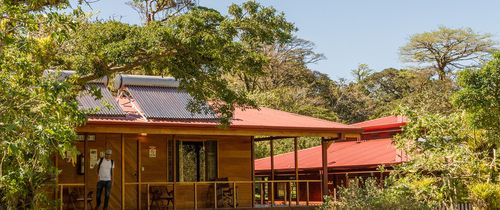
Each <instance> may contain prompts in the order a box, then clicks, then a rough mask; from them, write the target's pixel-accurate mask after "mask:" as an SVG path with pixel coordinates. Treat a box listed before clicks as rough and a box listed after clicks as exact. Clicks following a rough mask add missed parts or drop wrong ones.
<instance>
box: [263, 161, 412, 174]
mask: <svg viewBox="0 0 500 210" xmlns="http://www.w3.org/2000/svg"><path fill="white" fill-rule="evenodd" d="M401 163H403V162H390V163H377V164H367V165H349V166H329V167H328V170H333V169H335V170H353V169H374V168H378V167H379V166H381V165H384V166H394V165H397V164H401ZM322 169H323V168H322V167H311V168H299V171H317V170H322ZM291 171H295V168H286V169H274V172H291ZM268 172H271V170H270V169H265V170H255V173H268Z"/></svg>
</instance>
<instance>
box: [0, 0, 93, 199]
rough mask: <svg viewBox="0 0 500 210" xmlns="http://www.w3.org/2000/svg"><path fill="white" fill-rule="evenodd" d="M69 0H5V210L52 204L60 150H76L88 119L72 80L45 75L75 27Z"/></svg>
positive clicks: (1, 172)
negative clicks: (56, 49) (67, 10)
mask: <svg viewBox="0 0 500 210" xmlns="http://www.w3.org/2000/svg"><path fill="white" fill-rule="evenodd" d="M66 5H67V2H66V1H0V34H1V35H0V158H1V159H0V209H41V208H45V207H47V208H50V206H51V204H54V202H52V201H50V200H47V198H46V197H45V193H44V192H46V191H47V190H49V189H50V187H51V183H53V180H54V178H55V175H56V174H57V171H56V169H55V168H54V165H53V162H52V160H53V158H54V155H55V154H64V153H66V152H73V154H76V152H75V151H76V150H75V148H74V146H73V141H74V139H75V137H76V134H75V131H74V130H75V128H76V127H77V126H81V125H83V123H84V120H85V116H84V114H83V113H81V112H79V111H78V104H77V102H76V100H75V97H76V95H77V94H78V93H79V91H80V89H81V88H82V87H80V86H75V85H73V84H72V81H71V80H68V81H57V80H56V79H55V78H53V77H43V76H42V74H43V71H44V70H45V69H46V68H48V66H47V64H48V62H49V61H50V60H51V59H50V57H51V56H50V55H52V54H53V53H54V52H53V50H52V47H53V46H57V44H58V43H60V41H61V40H63V39H64V38H65V37H66V36H67V34H68V33H70V32H71V30H73V29H74V27H75V25H76V24H75V22H77V21H78V17H79V15H78V14H79V12H78V11H75V13H73V14H72V15H62V14H58V13H56V12H52V11H46V10H47V9H48V8H60V7H65V6H66Z"/></svg>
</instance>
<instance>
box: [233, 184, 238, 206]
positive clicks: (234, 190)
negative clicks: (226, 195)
mask: <svg viewBox="0 0 500 210" xmlns="http://www.w3.org/2000/svg"><path fill="white" fill-rule="evenodd" d="M236 193H238V192H237V191H236V182H233V208H236Z"/></svg>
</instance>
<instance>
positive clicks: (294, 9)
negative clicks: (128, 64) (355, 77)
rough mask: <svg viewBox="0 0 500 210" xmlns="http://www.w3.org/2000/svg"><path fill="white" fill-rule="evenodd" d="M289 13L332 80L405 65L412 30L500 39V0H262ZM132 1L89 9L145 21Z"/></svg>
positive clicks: (211, 0)
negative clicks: (362, 67)
mask: <svg viewBox="0 0 500 210" xmlns="http://www.w3.org/2000/svg"><path fill="white" fill-rule="evenodd" d="M257 1H258V2H260V3H261V4H263V5H265V6H273V7H275V8H276V9H277V10H278V11H281V12H283V13H284V14H285V16H286V18H287V20H288V21H290V22H292V23H294V24H295V26H296V27H297V28H298V31H297V32H296V34H295V35H296V36H297V37H299V38H302V39H306V40H309V41H312V42H313V43H315V44H316V52H318V53H322V54H323V55H324V56H325V57H326V59H325V60H321V61H319V62H318V63H316V64H311V65H309V68H310V69H312V70H315V71H319V72H322V73H326V74H328V75H329V76H330V78H331V79H334V80H337V79H339V78H346V79H348V80H351V79H352V75H351V70H352V69H355V68H356V67H357V66H358V65H359V64H362V63H365V64H368V66H369V67H370V68H371V69H373V70H374V71H380V70H383V69H385V68H389V67H393V68H404V67H408V66H409V65H410V64H406V63H402V62H401V61H400V58H399V48H400V47H401V46H403V45H404V44H405V43H407V42H408V39H409V37H410V36H411V35H412V34H416V33H422V32H425V31H432V30H436V29H437V28H438V27H440V26H446V27H451V28H463V27H470V28H472V29H473V30H474V31H476V32H479V33H490V34H492V35H493V39H494V40H495V41H500V10H499V9H500V1H499V0H474V1H471V0H419V1H404V0H378V1H373V0H363V1H362V0H310V1H299V0H286V1H285V0H257ZM125 2H127V0H125V1H122V0H100V1H98V2H96V3H93V4H91V6H92V9H89V8H88V7H86V8H85V10H87V11H89V10H91V11H92V12H94V13H96V15H97V16H98V17H99V18H101V19H108V18H114V19H118V20H121V21H123V22H128V23H131V24H140V23H141V20H140V17H139V15H138V14H137V12H135V11H134V10H133V9H132V8H131V7H129V6H128V5H126V4H125ZM242 2H244V1H243V0H231V1H230V0H198V3H199V5H200V6H204V7H210V8H214V9H217V10H218V11H220V12H221V13H223V14H226V11H227V7H228V6H229V5H230V4H232V3H236V4H240V3H242Z"/></svg>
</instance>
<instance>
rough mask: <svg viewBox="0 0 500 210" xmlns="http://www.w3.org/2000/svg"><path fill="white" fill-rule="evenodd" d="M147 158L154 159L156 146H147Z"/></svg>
mask: <svg viewBox="0 0 500 210" xmlns="http://www.w3.org/2000/svg"><path fill="white" fill-rule="evenodd" d="M149 157H150V158H155V157H156V146H149Z"/></svg>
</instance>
